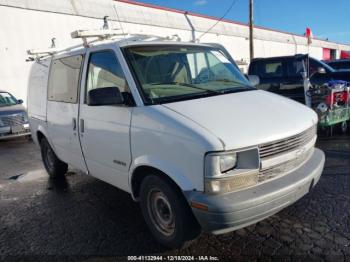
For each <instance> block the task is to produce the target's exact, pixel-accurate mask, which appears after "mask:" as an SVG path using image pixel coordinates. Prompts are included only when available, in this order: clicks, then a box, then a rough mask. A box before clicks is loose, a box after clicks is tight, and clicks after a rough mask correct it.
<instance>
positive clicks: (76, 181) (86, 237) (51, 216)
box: [0, 136, 350, 261]
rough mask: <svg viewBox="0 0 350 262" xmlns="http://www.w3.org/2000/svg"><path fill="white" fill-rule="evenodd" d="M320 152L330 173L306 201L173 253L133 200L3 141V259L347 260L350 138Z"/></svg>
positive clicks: (24, 145) (324, 144)
mask: <svg viewBox="0 0 350 262" xmlns="http://www.w3.org/2000/svg"><path fill="white" fill-rule="evenodd" d="M318 146H319V147H321V148H322V149H323V150H325V151H326V154H327V162H326V168H325V171H324V174H323V176H322V178H321V180H320V182H319V184H318V185H317V186H316V187H315V189H314V190H313V191H312V192H311V193H310V194H309V195H307V196H306V197H305V198H303V199H301V200H300V201H299V202H297V203H296V204H294V205H293V206H291V207H289V208H287V209H285V210H283V211H282V212H280V213H278V214H277V215H275V216H273V217H271V218H269V219H267V220H265V221H262V222H260V223H258V224H256V225H253V226H250V227H248V228H246V229H242V230H239V231H236V232H234V233H229V234H225V235H221V236H213V235H208V234H202V236H201V237H200V238H199V239H198V240H197V241H196V242H194V243H193V244H192V245H191V246H190V247H189V248H187V249H183V250H171V251H169V250H165V249H164V248H162V247H161V246H159V245H158V244H157V243H156V242H154V241H153V239H152V236H151V235H150V233H149V232H148V231H147V228H146V225H145V223H144V222H143V219H142V217H141V212H140V210H139V207H138V205H137V204H136V203H134V202H133V201H132V200H131V198H130V197H129V195H128V194H126V193H124V192H122V191H120V190H118V189H116V188H114V187H112V186H109V185H108V184H106V183H104V182H101V181H99V180H96V179H94V178H91V177H88V176H85V175H83V174H77V173H75V172H74V171H71V172H69V174H68V175H67V177H66V179H65V180H57V181H52V180H49V179H48V177H47V175H46V173H45V171H43V166H42V164H41V159H40V155H39V150H38V149H37V148H36V147H35V146H34V145H33V144H32V143H31V142H28V141H17V142H15V141H12V142H0V260H1V259H3V260H9V259H13V260H16V259H17V258H18V256H26V258H27V259H33V261H37V259H38V258H41V259H43V260H50V261H52V260H58V261H60V260H63V257H62V256H68V257H65V259H67V258H68V259H70V260H82V259H86V256H95V257H104V259H103V260H105V259H106V257H116V256H127V255H195V256H197V255H208V256H216V257H218V258H221V259H223V258H234V259H237V260H246V258H247V257H249V258H250V260H254V259H255V258H258V257H260V258H261V257H262V256H266V257H264V260H270V259H271V258H269V257H268V256H270V255H280V256H279V257H278V260H280V258H283V260H289V259H290V258H289V257H288V256H286V255H294V256H296V257H295V258H296V260H298V261H300V259H301V258H303V260H305V261H309V260H310V258H311V259H314V260H319V259H320V258H322V259H325V260H329V261H350V137H346V136H339V137H333V138H332V139H321V141H319V145H318ZM57 255H58V257H57ZM33 256H34V257H33Z"/></svg>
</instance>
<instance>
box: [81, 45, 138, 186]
mask: <svg viewBox="0 0 350 262" xmlns="http://www.w3.org/2000/svg"><path fill="white" fill-rule="evenodd" d="M87 58H88V59H87V60H86V63H85V70H84V73H85V77H84V79H85V82H84V83H83V86H82V88H83V90H84V91H85V92H81V104H80V119H79V121H80V127H81V128H80V139H81V145H82V149H83V153H84V156H85V160H86V164H87V167H88V170H89V172H90V173H91V174H92V175H93V176H95V177H97V178H99V179H101V180H104V181H106V182H108V183H110V184H112V185H115V186H117V187H119V188H121V189H123V190H126V191H127V190H128V170H129V166H130V162H131V152H130V136H129V133H130V121H131V114H132V110H133V107H129V106H127V105H92V103H90V102H89V92H90V91H91V90H95V89H98V88H106V87H107V88H108V87H113V88H119V90H120V92H121V93H122V94H126V93H129V88H128V84H127V81H126V78H125V74H124V71H123V68H122V66H121V63H120V60H121V59H122V54H121V52H120V50H119V49H117V48H116V49H103V48H101V47H95V48H91V49H90V51H89V52H88V53H87ZM107 96H108V94H106V97H105V99H106V100H107V99H108V97H107ZM101 99H104V98H103V97H101Z"/></svg>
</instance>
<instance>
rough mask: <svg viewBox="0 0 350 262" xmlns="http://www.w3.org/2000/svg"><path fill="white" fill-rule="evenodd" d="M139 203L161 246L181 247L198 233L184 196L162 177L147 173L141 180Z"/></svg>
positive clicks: (197, 225)
mask: <svg viewBox="0 0 350 262" xmlns="http://www.w3.org/2000/svg"><path fill="white" fill-rule="evenodd" d="M140 205H141V210H142V214H143V217H144V219H145V221H146V223H147V225H148V228H149V230H150V231H151V233H152V234H153V236H154V237H155V238H156V240H157V241H158V242H159V243H160V244H161V245H163V246H166V247H168V248H181V247H183V246H184V244H185V243H186V241H189V240H192V239H194V238H196V237H197V236H198V235H199V234H200V226H199V224H198V222H197V221H196V219H195V217H194V215H193V213H192V210H191V209H190V207H189V205H188V203H187V201H186V200H185V198H184V196H183V195H182V194H181V192H179V190H178V189H177V187H176V185H174V184H173V183H171V182H169V181H168V180H166V179H164V178H161V177H159V176H156V175H149V176H147V177H146V178H145V179H144V180H143V181H142V184H141V191H140Z"/></svg>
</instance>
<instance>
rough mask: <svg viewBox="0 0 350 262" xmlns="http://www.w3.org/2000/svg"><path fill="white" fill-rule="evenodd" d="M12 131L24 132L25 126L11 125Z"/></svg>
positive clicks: (14, 132)
mask: <svg viewBox="0 0 350 262" xmlns="http://www.w3.org/2000/svg"><path fill="white" fill-rule="evenodd" d="M11 132H12V133H13V134H17V133H23V132H24V127H23V126H20V125H16V126H12V127H11Z"/></svg>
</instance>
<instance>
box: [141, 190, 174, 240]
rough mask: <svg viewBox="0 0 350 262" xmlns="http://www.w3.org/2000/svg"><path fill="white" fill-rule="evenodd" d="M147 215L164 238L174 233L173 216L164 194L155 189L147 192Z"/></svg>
mask: <svg viewBox="0 0 350 262" xmlns="http://www.w3.org/2000/svg"><path fill="white" fill-rule="evenodd" d="M147 202H148V205H147V209H148V213H149V216H150V218H151V220H152V222H153V223H154V225H155V227H156V228H157V230H158V231H159V232H160V233H162V234H163V235H165V236H170V235H172V234H173V233H174V231H175V216H174V213H173V211H172V208H171V205H170V202H169V200H168V198H167V197H166V196H165V195H164V193H163V192H162V191H161V190H160V189H157V188H154V189H152V190H150V191H149V193H148V199H147Z"/></svg>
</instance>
